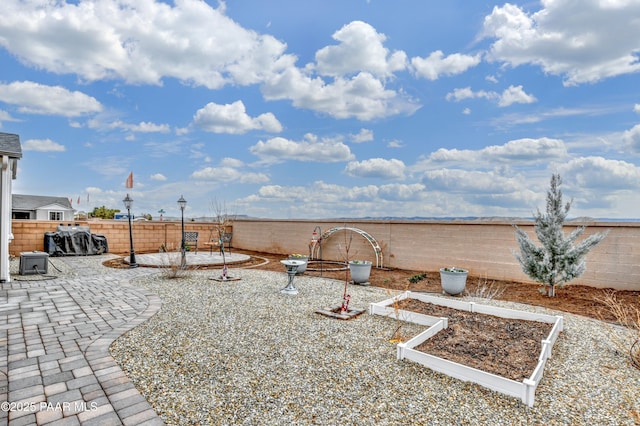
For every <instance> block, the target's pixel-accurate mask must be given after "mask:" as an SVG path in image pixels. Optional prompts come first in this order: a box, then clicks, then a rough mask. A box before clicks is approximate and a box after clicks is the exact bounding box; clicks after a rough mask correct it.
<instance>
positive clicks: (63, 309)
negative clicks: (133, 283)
mask: <svg viewBox="0 0 640 426" xmlns="http://www.w3.org/2000/svg"><path fill="white" fill-rule="evenodd" d="M60 260H61V261H62V262H64V263H65V264H68V265H69V266H70V268H72V269H73V270H74V271H75V274H74V275H76V276H77V277H75V278H64V277H59V278H51V279H49V278H47V279H42V280H24V281H22V280H19V279H20V278H21V277H19V276H18V277H14V280H12V281H11V282H8V283H7V282H5V283H0V348H1V349H0V402H3V405H2V407H0V408H1V410H0V423H8V424H9V425H10V426H15V425H21V424H38V425H45V424H47V425H73V424H83V425H92V424H110V425H111V424H113V425H117V424H124V425H160V424H163V421H162V419H161V418H160V417H159V416H158V415H157V414H156V412H155V411H154V410H153V408H152V407H151V406H150V405H149V404H148V403H147V401H146V400H145V398H144V397H143V396H142V395H141V394H140V393H139V392H138V391H137V390H136V388H135V387H134V386H133V384H132V383H131V382H130V381H129V379H128V378H127V377H126V376H125V375H124V373H123V372H122V370H121V369H120V367H118V365H117V364H116V362H115V361H114V359H113V358H112V357H111V355H110V354H109V346H110V345H111V343H112V342H113V341H114V340H115V339H116V338H117V337H119V336H120V335H122V334H123V333H125V332H126V331H128V330H130V329H132V328H133V327H135V326H137V325H139V324H141V323H142V322H144V321H146V320H147V319H148V318H150V317H151V316H152V315H153V314H155V313H156V312H157V311H158V310H159V309H160V305H161V301H160V299H159V298H158V297H157V296H155V295H153V294H151V293H149V292H145V291H143V290H139V289H135V288H132V287H130V286H129V281H130V280H131V279H132V278H134V277H137V276H140V275H143V274H148V273H150V272H157V270H150V269H147V268H137V269H101V270H99V269H95V268H92V267H91V263H93V264H95V260H92V262H89V261H88V260H87V258H85V257H65V258H61V259H60ZM104 260H106V258H105V259H104ZM4 401H6V402H4Z"/></svg>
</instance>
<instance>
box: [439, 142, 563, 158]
mask: <svg viewBox="0 0 640 426" xmlns="http://www.w3.org/2000/svg"><path fill="white" fill-rule="evenodd" d="M566 157H567V148H566V146H565V144H564V142H563V141H561V140H559V139H551V138H539V139H531V138H525V139H516V140H512V141H509V142H507V143H505V144H504V145H491V146H487V147H485V148H482V149H479V150H469V149H462V150H459V149H445V148H440V149H438V150H437V151H435V152H432V153H431V154H430V155H429V160H430V161H433V162H456V163H465V162H480V161H484V162H488V163H496V162H498V163H507V164H508V163H513V162H517V163H519V164H523V163H549V162H551V161H561V160H563V159H565V158H566Z"/></svg>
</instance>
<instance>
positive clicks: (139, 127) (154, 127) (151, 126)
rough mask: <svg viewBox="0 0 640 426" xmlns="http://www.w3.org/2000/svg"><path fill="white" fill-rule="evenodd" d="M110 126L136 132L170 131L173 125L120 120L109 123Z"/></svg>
mask: <svg viewBox="0 0 640 426" xmlns="http://www.w3.org/2000/svg"><path fill="white" fill-rule="evenodd" d="M108 127H110V128H112V129H122V130H128V131H130V132H135V133H169V132H170V131H171V127H170V126H169V125H168V124H155V123H151V122H148V121H141V122H140V123H138V124H128V123H124V122H122V121H119V120H118V121H114V122H112V123H111V124H109V125H108Z"/></svg>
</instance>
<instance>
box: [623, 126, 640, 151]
mask: <svg viewBox="0 0 640 426" xmlns="http://www.w3.org/2000/svg"><path fill="white" fill-rule="evenodd" d="M622 141H623V142H624V143H625V144H626V145H627V146H629V147H630V148H631V149H632V150H634V151H635V152H640V124H636V125H635V126H633V127H632V128H631V130H626V131H625V132H624V133H623V134H622Z"/></svg>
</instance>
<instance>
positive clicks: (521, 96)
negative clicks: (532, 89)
mask: <svg viewBox="0 0 640 426" xmlns="http://www.w3.org/2000/svg"><path fill="white" fill-rule="evenodd" d="M536 100H537V99H536V98H535V96H533V95H529V94H527V93H525V91H524V90H522V86H509V88H507V89H505V90H504V92H502V95H501V96H500V100H499V101H498V105H499V106H501V107H506V106H509V105H511V104H532V103H534V102H535V101H536Z"/></svg>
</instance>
